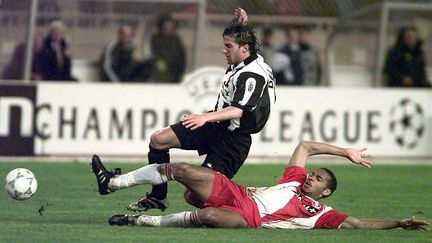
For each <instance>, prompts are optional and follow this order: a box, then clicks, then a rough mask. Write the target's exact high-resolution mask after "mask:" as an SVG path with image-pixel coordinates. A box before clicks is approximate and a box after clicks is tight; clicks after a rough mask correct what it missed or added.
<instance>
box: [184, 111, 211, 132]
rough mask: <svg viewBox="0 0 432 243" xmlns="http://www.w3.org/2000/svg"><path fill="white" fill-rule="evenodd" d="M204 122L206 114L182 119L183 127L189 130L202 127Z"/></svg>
mask: <svg viewBox="0 0 432 243" xmlns="http://www.w3.org/2000/svg"><path fill="white" fill-rule="evenodd" d="M206 122H207V120H206V114H201V115H197V114H192V115H185V116H184V117H183V119H182V124H183V126H185V127H186V128H190V129H191V130H195V129H197V128H200V127H202V126H203V125H204V124H205V123H206Z"/></svg>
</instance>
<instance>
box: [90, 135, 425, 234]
mask: <svg viewBox="0 0 432 243" xmlns="http://www.w3.org/2000/svg"><path fill="white" fill-rule="evenodd" d="M317 154H330V155H335V156H341V157H345V158H347V159H349V160H350V161H351V162H353V163H355V164H358V165H361V166H364V167H366V168H370V167H371V161H370V160H369V159H368V158H369V156H368V155H367V154H366V149H361V150H357V149H352V148H340V147H336V146H333V145H329V144H324V143H317V142H300V143H299V144H298V146H297V147H296V149H295V151H294V153H293V155H292V157H291V159H290V161H289V164H288V166H287V167H286V169H285V172H284V174H283V176H282V178H281V179H280V180H279V182H278V183H277V185H275V186H272V187H245V186H242V185H239V184H237V183H235V182H233V181H232V180H230V179H228V178H227V177H226V176H224V175H222V174H220V173H219V172H217V171H214V170H210V169H208V168H204V167H200V166H194V165H190V164H187V163H178V164H152V165H148V166H145V167H142V168H140V169H138V170H135V171H132V172H130V173H127V174H125V175H119V176H115V177H112V178H110V179H109V181H106V182H105V183H104V184H105V185H106V186H107V187H108V188H109V190H110V191H112V192H113V191H116V190H119V189H124V188H127V187H131V186H135V185H139V184H151V185H157V184H161V183H165V182H168V181H172V180H176V181H178V182H180V183H182V184H183V185H185V186H186V187H187V188H188V189H189V190H190V191H191V192H192V194H193V200H192V198H187V200H188V202H189V203H193V205H195V206H198V207H199V209H197V210H196V211H192V212H180V213H175V214H170V215H166V216H149V215H143V214H138V215H127V214H126V215H125V214H123V215H114V216H111V217H110V219H109V220H108V222H109V223H110V224H112V225H127V224H133V225H138V226H153V227H202V226H207V227H218V228H259V227H263V228H284V229H314V228H326V229H338V228H348V229H393V228H403V229H413V230H428V226H427V225H428V222H426V221H420V220H415V219H414V218H411V219H404V220H362V219H357V218H354V217H352V216H348V215H346V214H344V213H341V212H338V211H336V210H334V209H332V208H331V207H329V206H327V205H323V204H320V203H319V202H318V201H319V200H320V199H322V198H325V197H329V196H330V195H331V194H332V193H333V192H334V191H335V189H336V186H337V182H336V177H335V176H334V174H333V173H332V172H331V171H330V170H329V169H327V168H319V169H317V170H315V171H314V172H312V173H311V174H310V175H308V172H307V170H306V168H305V165H306V162H307V160H308V158H309V157H310V156H313V155H317ZM92 167H93V170H94V171H95V173H96V175H100V177H104V174H106V173H108V171H107V170H106V169H105V167H104V166H103V165H102V163H101V162H100V160H99V158H98V157H97V156H94V158H93V162H92ZM99 181H100V180H98V182H99Z"/></svg>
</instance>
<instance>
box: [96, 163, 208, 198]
mask: <svg viewBox="0 0 432 243" xmlns="http://www.w3.org/2000/svg"><path fill="white" fill-rule="evenodd" d="M93 163H94V164H97V165H99V167H103V165H102V162H100V160H99V161H95V162H93ZM213 179H214V176H213V172H212V170H210V169H208V168H204V167H201V166H195V165H190V164H187V163H178V164H160V165H159V164H152V165H147V166H144V167H141V168H139V169H137V170H134V171H131V172H129V173H127V174H124V175H117V176H112V177H110V178H108V179H107V180H108V181H107V182H106V184H107V187H108V189H109V192H113V191H116V190H120V189H124V188H128V187H132V186H136V185H141V184H151V185H159V184H162V183H166V182H168V181H171V180H176V181H178V182H180V183H182V184H183V185H185V186H186V187H187V188H188V189H189V190H190V191H191V192H192V193H193V195H194V197H195V198H196V199H198V200H200V201H203V202H204V201H206V200H207V199H208V198H209V197H210V193H211V189H212V186H213Z"/></svg>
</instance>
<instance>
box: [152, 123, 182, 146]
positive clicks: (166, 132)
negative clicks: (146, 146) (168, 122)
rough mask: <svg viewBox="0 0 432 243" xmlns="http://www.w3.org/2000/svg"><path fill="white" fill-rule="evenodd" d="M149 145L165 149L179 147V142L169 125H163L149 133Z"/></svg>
mask: <svg viewBox="0 0 432 243" xmlns="http://www.w3.org/2000/svg"><path fill="white" fill-rule="evenodd" d="M150 146H151V147H153V148H155V149H158V150H165V149H170V148H180V146H181V144H180V141H179V140H178V138H177V136H176V134H175V133H174V131H173V130H172V129H171V127H165V128H162V129H161V130H159V131H157V132H155V133H153V134H152V135H151V137H150Z"/></svg>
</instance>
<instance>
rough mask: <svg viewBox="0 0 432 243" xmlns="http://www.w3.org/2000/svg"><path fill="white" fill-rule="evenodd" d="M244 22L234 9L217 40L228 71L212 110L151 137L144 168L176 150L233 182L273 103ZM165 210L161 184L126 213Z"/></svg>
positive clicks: (268, 77)
mask: <svg viewBox="0 0 432 243" xmlns="http://www.w3.org/2000/svg"><path fill="white" fill-rule="evenodd" d="M247 21H248V16H247V14H246V12H245V11H244V10H243V9H240V8H239V9H236V10H235V13H234V20H233V22H232V23H231V24H230V25H229V26H228V27H227V28H226V29H225V30H224V32H223V34H222V38H223V44H224V47H223V54H224V55H225V58H226V60H227V63H228V64H229V67H228V69H227V71H226V73H225V76H224V78H223V84H222V89H221V91H220V93H219V96H218V99H217V103H216V105H215V107H214V110H213V111H212V112H208V113H204V114H192V115H187V116H185V117H184V118H183V120H182V121H180V122H178V123H176V124H173V125H171V126H169V127H166V128H163V129H161V130H159V131H157V132H155V133H153V134H152V135H151V138H150V145H149V148H150V151H149V153H148V161H149V164H163V163H169V162H170V156H169V149H171V148H179V149H184V150H197V151H198V154H199V155H203V154H206V155H207V156H206V158H205V160H204V162H203V164H202V166H204V167H208V168H211V169H213V170H216V171H218V172H220V173H222V174H224V175H225V176H227V177H228V178H232V177H234V175H235V174H236V173H237V171H238V170H239V169H240V167H241V166H242V164H243V162H244V161H245V159H246V157H247V156H248V153H249V149H250V146H251V143H252V139H251V134H253V133H258V132H259V131H260V130H261V129H262V128H263V127H264V125H265V123H266V122H267V120H268V118H269V115H270V110H271V106H272V104H273V103H274V102H275V83H274V80H273V73H272V70H271V68H270V67H269V66H268V65H267V64H266V63H265V62H264V59H263V58H262V57H261V56H260V55H259V54H257V52H258V50H259V44H258V41H257V37H256V35H255V32H254V31H253V30H252V28H251V27H249V26H248V25H247ZM107 193H109V192H102V194H107ZM185 197H187V198H189V199H190V200H193V198H191V197H190V193H189V192H185ZM167 206H168V201H167V185H166V184H162V185H155V186H153V188H152V191H151V193H150V194H148V193H147V194H146V196H144V197H143V198H141V199H140V200H139V201H137V202H134V203H132V204H131V205H129V206H128V209H129V210H133V211H146V210H148V209H150V208H158V209H161V210H164V209H165V208H166V207H167Z"/></svg>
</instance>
